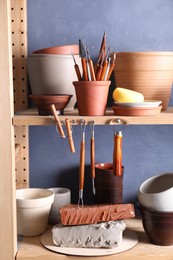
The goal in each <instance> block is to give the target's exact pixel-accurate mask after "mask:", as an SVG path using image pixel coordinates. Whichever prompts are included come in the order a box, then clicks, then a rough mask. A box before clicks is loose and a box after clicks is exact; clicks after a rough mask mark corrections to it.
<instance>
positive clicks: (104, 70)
mask: <svg viewBox="0 0 173 260" xmlns="http://www.w3.org/2000/svg"><path fill="white" fill-rule="evenodd" d="M109 54H110V48H108V51H107V55H106V58H105V60H104V62H103V69H102V73H101V76H100V80H104V78H105V74H106V70H107V67H108V58H109Z"/></svg>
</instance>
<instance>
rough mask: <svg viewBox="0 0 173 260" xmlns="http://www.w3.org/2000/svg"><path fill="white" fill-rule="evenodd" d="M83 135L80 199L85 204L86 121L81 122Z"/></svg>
mask: <svg viewBox="0 0 173 260" xmlns="http://www.w3.org/2000/svg"><path fill="white" fill-rule="evenodd" d="M81 128H82V135H81V144H80V165H79V200H78V206H79V205H80V202H81V204H82V206H83V190H84V178H85V129H86V122H85V121H82V122H81Z"/></svg>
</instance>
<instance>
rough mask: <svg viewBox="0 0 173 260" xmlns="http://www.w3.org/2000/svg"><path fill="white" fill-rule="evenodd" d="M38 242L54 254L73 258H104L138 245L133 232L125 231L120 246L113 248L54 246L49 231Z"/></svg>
mask: <svg viewBox="0 0 173 260" xmlns="http://www.w3.org/2000/svg"><path fill="white" fill-rule="evenodd" d="M40 240H41V244H42V245H43V246H44V247H46V248H47V249H49V250H51V251H54V252H56V253H61V254H65V255H75V256H104V255H114V254H118V253H121V252H124V251H127V250H129V249H131V248H133V247H134V246H136V245H137V243H138V236H137V234H136V233H135V232H134V231H131V230H129V229H125V231H124V233H123V240H122V242H121V244H120V245H119V246H118V247H115V248H72V247H59V246H55V245H54V244H53V241H52V230H51V229H49V230H48V231H46V232H45V233H44V234H43V235H42V236H41V238H40Z"/></svg>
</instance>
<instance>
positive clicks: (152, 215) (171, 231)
mask: <svg viewBox="0 0 173 260" xmlns="http://www.w3.org/2000/svg"><path fill="white" fill-rule="evenodd" d="M139 208H140V212H141V215H142V224H143V228H144V231H145V233H146V235H147V236H148V238H149V241H150V242H151V243H152V244H155V245H160V246H170V245H173V212H162V211H156V210H151V209H148V208H144V207H142V206H141V205H140V207H139Z"/></svg>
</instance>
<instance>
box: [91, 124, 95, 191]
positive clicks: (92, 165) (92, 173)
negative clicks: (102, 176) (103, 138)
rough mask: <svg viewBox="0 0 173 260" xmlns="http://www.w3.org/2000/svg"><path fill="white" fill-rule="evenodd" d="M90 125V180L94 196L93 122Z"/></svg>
mask: <svg viewBox="0 0 173 260" xmlns="http://www.w3.org/2000/svg"><path fill="white" fill-rule="evenodd" d="M90 125H91V140H90V160H91V178H92V190H93V194H94V195H95V194H96V190H95V185H94V179H95V138H94V121H90Z"/></svg>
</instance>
